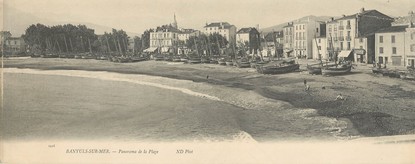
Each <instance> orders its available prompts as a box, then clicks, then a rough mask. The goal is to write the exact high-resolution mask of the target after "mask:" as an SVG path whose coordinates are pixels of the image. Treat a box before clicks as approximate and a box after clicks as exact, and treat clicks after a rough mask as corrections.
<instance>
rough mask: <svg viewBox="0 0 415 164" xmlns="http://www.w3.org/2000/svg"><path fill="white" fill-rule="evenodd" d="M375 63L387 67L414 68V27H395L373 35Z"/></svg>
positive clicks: (410, 25)
mask: <svg viewBox="0 0 415 164" xmlns="http://www.w3.org/2000/svg"><path fill="white" fill-rule="evenodd" d="M375 42H376V44H375V47H376V53H375V54H376V63H379V64H384V65H387V67H389V68H390V67H395V68H399V67H415V26H414V25H413V23H408V25H396V26H392V27H389V28H385V29H381V30H379V31H377V32H376V34H375Z"/></svg>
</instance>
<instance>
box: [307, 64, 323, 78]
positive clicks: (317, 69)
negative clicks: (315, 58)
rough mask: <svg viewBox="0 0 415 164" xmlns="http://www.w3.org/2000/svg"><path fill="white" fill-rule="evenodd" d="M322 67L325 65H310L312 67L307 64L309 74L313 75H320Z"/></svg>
mask: <svg viewBox="0 0 415 164" xmlns="http://www.w3.org/2000/svg"><path fill="white" fill-rule="evenodd" d="M322 66H323V65H322V64H321V63H318V64H310V65H308V64H307V71H308V73H309V74H312V75H320V74H321V67H322Z"/></svg>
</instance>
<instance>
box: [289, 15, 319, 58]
mask: <svg viewBox="0 0 415 164" xmlns="http://www.w3.org/2000/svg"><path fill="white" fill-rule="evenodd" d="M323 24H324V22H319V21H315V20H310V19H308V20H299V21H297V22H295V23H294V25H293V29H294V31H293V34H294V41H293V44H294V54H295V56H296V57H298V58H307V59H311V58H312V57H313V41H314V39H315V38H317V37H320V36H321V35H322V28H325V27H323V26H322V25H323ZM323 31H325V30H323Z"/></svg>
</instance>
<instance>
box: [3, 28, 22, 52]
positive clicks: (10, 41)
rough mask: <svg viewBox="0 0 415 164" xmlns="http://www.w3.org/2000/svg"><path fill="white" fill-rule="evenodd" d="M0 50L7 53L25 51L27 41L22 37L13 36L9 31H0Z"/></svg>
mask: <svg viewBox="0 0 415 164" xmlns="http://www.w3.org/2000/svg"><path fill="white" fill-rule="evenodd" d="M0 38H1V42H0V50H1V52H4V53H5V54H6V55H14V54H20V53H25V51H26V43H25V41H24V39H23V38H22V37H12V34H11V33H10V32H9V31H1V32H0Z"/></svg>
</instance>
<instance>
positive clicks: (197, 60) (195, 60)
mask: <svg viewBox="0 0 415 164" xmlns="http://www.w3.org/2000/svg"><path fill="white" fill-rule="evenodd" d="M187 62H188V63H190V64H198V63H201V62H202V59H201V58H200V57H191V58H189V60H188V61H187Z"/></svg>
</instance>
